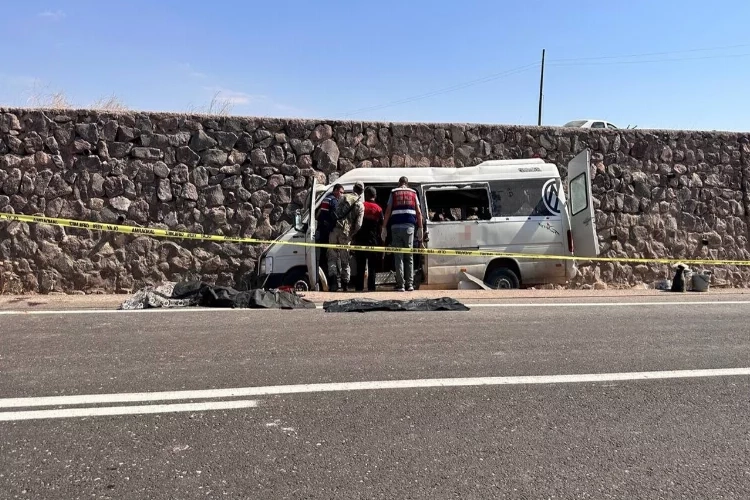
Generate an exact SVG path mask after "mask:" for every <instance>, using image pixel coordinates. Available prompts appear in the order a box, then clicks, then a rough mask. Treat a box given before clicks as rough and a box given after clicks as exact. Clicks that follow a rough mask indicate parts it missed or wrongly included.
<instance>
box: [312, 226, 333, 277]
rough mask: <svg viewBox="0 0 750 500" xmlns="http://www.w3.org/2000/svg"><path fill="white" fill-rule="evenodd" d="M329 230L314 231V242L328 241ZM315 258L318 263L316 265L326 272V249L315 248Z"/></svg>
mask: <svg viewBox="0 0 750 500" xmlns="http://www.w3.org/2000/svg"><path fill="white" fill-rule="evenodd" d="M330 234H331V233H330V232H328V231H321V230H318V232H317V233H315V243H328V242H329V239H328V237H329V236H330ZM315 260H316V261H317V263H318V267H319V268H321V269H322V270H323V273H326V275H327V273H328V249H327V248H315Z"/></svg>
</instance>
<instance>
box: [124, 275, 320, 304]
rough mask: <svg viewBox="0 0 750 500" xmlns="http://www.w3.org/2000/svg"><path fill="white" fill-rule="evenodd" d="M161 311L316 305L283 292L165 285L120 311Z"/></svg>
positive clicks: (143, 292)
mask: <svg viewBox="0 0 750 500" xmlns="http://www.w3.org/2000/svg"><path fill="white" fill-rule="evenodd" d="M159 307H167V308H174V307H223V308H245V309H248V308H249V309H315V304H314V303H313V302H310V301H309V300H305V299H303V298H302V297H300V296H299V295H297V294H295V293H293V292H287V291H283V290H261V289H254V290H247V291H238V290H235V289H234V288H231V287H224V286H216V285H209V284H207V283H203V282H201V281H188V282H180V283H166V284H164V285H162V286H158V287H151V286H148V287H145V288H143V289H141V290H139V291H137V292H136V293H135V295H133V296H132V297H131V298H129V299H128V300H126V301H125V302H123V303H122V304H121V305H120V307H119V309H122V310H133V309H152V308H159Z"/></svg>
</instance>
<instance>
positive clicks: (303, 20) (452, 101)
mask: <svg viewBox="0 0 750 500" xmlns="http://www.w3.org/2000/svg"><path fill="white" fill-rule="evenodd" d="M748 19H750V2H748V1H747V0H714V1H712V2H705V1H704V0H658V1H654V0H627V1H623V2H611V1H610V2H608V1H602V0H592V1H589V0H567V1H563V0H523V1H500V0H494V1H491V0H490V1H480V0H461V1H460V2H458V1H450V2H449V1H446V0H442V1H440V0H432V1H426V0H411V1H407V0H397V1H393V0H379V1H377V2H365V1H355V0H349V1H328V0H316V1H309V0H307V1H296V0H285V1H281V2H257V1H249V0H247V1H239V0H236V1H230V0H213V1H211V2H207V1H204V0H179V1H176V0H159V1H155V0H129V1H127V2H123V1H121V2H108V1H98V0H78V1H73V0H70V1H52V0H46V1H44V0H25V1H23V2H20V1H15V2H7V3H5V4H4V5H3V14H2V16H1V17H0V28H2V32H3V34H4V36H3V39H4V48H5V50H4V51H3V57H2V59H1V61H2V62H0V106H3V105H5V106H27V105H30V104H34V103H37V102H39V101H40V100H42V101H43V100H45V99H46V98H47V97H48V96H49V95H52V94H53V93H58V92H59V93H62V94H64V95H65V97H66V99H67V100H68V101H69V102H70V103H71V104H72V105H73V106H75V107H87V106H90V105H92V103H94V102H96V101H97V100H99V99H102V98H106V97H108V96H115V97H116V99H117V100H118V101H120V102H122V103H123V104H124V105H126V106H127V107H128V108H130V109H137V110H148V111H176V112H190V111H206V110H208V109H209V108H210V106H211V101H212V99H213V100H214V101H215V103H214V104H215V106H214V109H216V107H221V104H223V103H228V104H229V105H230V108H231V113H232V114H234V115H242V116H274V117H289V118H291V117H297V118H319V119H347V120H362V121H369V120H378V121H399V122H412V121H418V122H471V123H489V124H517V125H535V124H536V123H537V113H538V99H539V78H540V62H541V53H542V49H545V50H546V60H545V71H544V107H543V116H542V123H543V124H544V125H562V124H564V123H565V122H567V121H570V120H575V119H582V118H596V119H604V120H608V121H611V122H613V123H614V124H615V125H617V126H619V127H626V126H637V127H638V128H642V129H643V128H669V129H702V130H730V131H748V130H750V99H749V98H748V90H747V88H748V85H747V83H746V82H747V81H748V80H749V79H750V30H748V28H747V20H748ZM217 105H218V106H217Z"/></svg>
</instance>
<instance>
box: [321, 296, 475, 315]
mask: <svg viewBox="0 0 750 500" xmlns="http://www.w3.org/2000/svg"><path fill="white" fill-rule="evenodd" d="M323 309H325V311H326V312H372V311H468V310H469V308H468V307H466V306H465V305H463V304H462V303H460V302H459V301H457V300H456V299H451V298H450V297H441V298H439V299H414V300H373V299H347V300H332V301H329V302H324V303H323Z"/></svg>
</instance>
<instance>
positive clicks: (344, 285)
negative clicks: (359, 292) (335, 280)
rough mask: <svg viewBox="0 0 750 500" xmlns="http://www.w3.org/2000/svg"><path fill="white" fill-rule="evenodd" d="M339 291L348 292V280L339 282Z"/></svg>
mask: <svg viewBox="0 0 750 500" xmlns="http://www.w3.org/2000/svg"><path fill="white" fill-rule="evenodd" d="M341 291H342V292H348V291H349V282H348V281H342V282H341Z"/></svg>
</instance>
